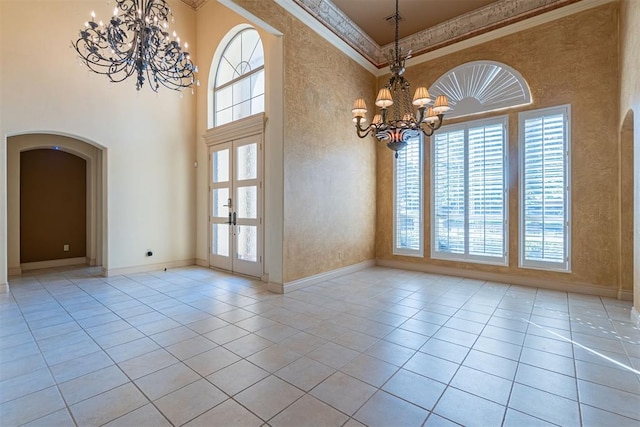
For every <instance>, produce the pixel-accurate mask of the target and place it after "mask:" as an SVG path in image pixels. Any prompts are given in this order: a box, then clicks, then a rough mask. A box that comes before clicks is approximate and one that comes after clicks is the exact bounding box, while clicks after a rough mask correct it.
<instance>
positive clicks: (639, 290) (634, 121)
mask: <svg viewBox="0 0 640 427" xmlns="http://www.w3.org/2000/svg"><path fill="white" fill-rule="evenodd" d="M638 23H640V2H639V1H637V0H623V1H622V2H621V5H620V55H621V58H620V113H621V114H620V126H621V127H623V128H625V129H624V130H623V132H622V138H621V139H622V144H623V150H626V151H625V153H628V151H629V147H626V148H625V145H626V144H628V143H629V141H633V143H632V144H633V149H632V151H633V157H634V162H633V169H634V171H635V172H634V174H633V176H634V179H633V181H634V182H633V193H634V202H633V228H634V232H633V249H634V253H635V256H634V257H633V258H634V260H633V283H634V285H633V306H634V308H635V309H636V311H637V312H640V259H639V257H640V32H639V31H638ZM625 142H626V144H625ZM624 191H625V192H628V191H629V190H628V187H625V189H624Z"/></svg>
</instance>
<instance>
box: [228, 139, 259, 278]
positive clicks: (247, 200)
mask: <svg viewBox="0 0 640 427" xmlns="http://www.w3.org/2000/svg"><path fill="white" fill-rule="evenodd" d="M259 142H260V135H257V136H253V137H248V138H243V139H240V140H237V141H234V143H233V156H234V160H233V165H234V169H235V174H234V177H233V187H234V188H235V195H236V203H235V205H234V212H235V213H236V226H235V258H234V260H233V262H234V269H237V270H238V271H242V272H243V273H244V274H248V275H251V276H260V275H261V274H262V252H261V249H260V248H261V247H262V225H261V217H262V213H261V212H262V199H261V197H262V192H261V191H260V190H261V188H260V180H259V177H260V176H261V174H262V162H261V160H262V159H261V157H260V155H261V150H260V146H259Z"/></svg>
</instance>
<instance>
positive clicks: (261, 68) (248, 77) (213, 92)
mask: <svg viewBox="0 0 640 427" xmlns="http://www.w3.org/2000/svg"><path fill="white" fill-rule="evenodd" d="M247 31H254V32H255V33H256V34H257V36H258V43H259V44H260V46H261V49H262V52H263V54H264V43H263V42H262V37H261V36H260V32H259V31H258V30H257V29H255V28H253V27H251V26H247V27H244V28H241V29H240V30H239V31H237V32H235V34H233V36H232V37H231V38H230V39H228V41H227V42H226V44H225V45H224V48H223V49H222V51H221V54H220V57H219V59H218V60H217V62H216V64H215V73H214V74H213V76H212V77H213V79H212V85H211V103H212V104H211V105H212V118H211V120H212V123H213V127H218V126H223V125H226V124H228V123H233V122H235V121H238V120H242V119H243V118H246V117H249V116H252V115H255V114H259V113H262V112H264V111H265V108H266V72H265V60H264V58H263V61H262V65H260V66H258V67H256V68H254V69H252V70H250V71H248V72H245V73H244V74H242V75H239V76H237V77H234V78H232V79H231V80H229V81H227V82H225V83H222V84H220V85H218V75H219V73H220V67H221V65H222V62H223V61H225V60H226V56H227V53H228V51H229V49H230V47H231V45H232V44H233V43H234V41H235V40H236V39H237V38H239V37H242V34H243V33H245V32H247ZM260 72H262V73H263V75H262V86H263V88H264V89H263V92H262V93H261V94H257V95H256V94H255V93H254V91H253V88H251V95H250V97H249V98H248V99H246V100H244V101H242V102H239V103H236V102H235V101H234V100H233V98H232V101H231V105H230V106H229V107H226V108H224V109H221V110H218V103H217V102H216V96H217V93H218V92H220V91H222V90H225V89H227V88H231V90H232V92H233V88H234V87H236V85H238V84H241V83H242V82H244V81H245V80H249V81H250V80H251V78H252V77H253V76H255V75H257V74H259V73H260ZM232 96H233V95H232ZM260 96H262V99H263V101H262V109H261V110H260V111H253V106H252V104H253V100H254V99H256V98H258V97H260ZM244 102H248V103H249V106H250V113H249V114H247V115H243V116H241V117H239V118H237V119H234V118H233V111H234V107H236V106H238V105H240V104H242V103H244ZM224 110H229V111H230V113H231V120H229V121H225V122H224V123H219V120H218V113H220V112H222V111H224Z"/></svg>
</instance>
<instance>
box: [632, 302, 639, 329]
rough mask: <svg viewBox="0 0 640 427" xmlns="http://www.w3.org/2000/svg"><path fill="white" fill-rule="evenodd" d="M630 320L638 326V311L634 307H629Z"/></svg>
mask: <svg viewBox="0 0 640 427" xmlns="http://www.w3.org/2000/svg"><path fill="white" fill-rule="evenodd" d="M631 320H632V321H633V323H635V325H636V326H637V327H639V328H640V313H638V310H636V308H635V307H633V308H632V309H631Z"/></svg>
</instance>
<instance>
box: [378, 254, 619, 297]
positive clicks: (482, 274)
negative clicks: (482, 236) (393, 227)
mask: <svg viewBox="0 0 640 427" xmlns="http://www.w3.org/2000/svg"><path fill="white" fill-rule="evenodd" d="M376 265H378V266H380V267H389V268H397V269H401V270H410V271H421V272H423V273H431V274H440V275H443V276H454V277H464V278H468V279H475V280H484V281H489V282H498V283H506V284H508V285H522V286H529V287H534V288H542V289H551V290H554V291H563V292H574V293H578V294H587V295H596V296H601V297H607V298H618V289H614V288H613V287H604V286H595V285H592V284H588V283H571V282H563V281H559V280H553V281H551V280H548V279H536V278H533V277H526V276H523V275H519V274H505V273H490V272H486V271H478V270H467V269H461V268H454V267H443V266H438V265H430V264H423V263H412V262H406V261H396V260H386V259H378V260H376Z"/></svg>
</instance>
